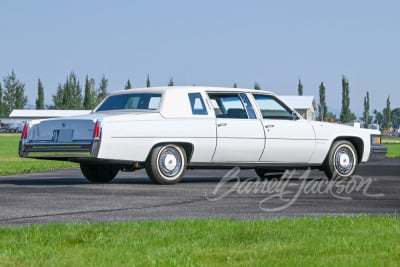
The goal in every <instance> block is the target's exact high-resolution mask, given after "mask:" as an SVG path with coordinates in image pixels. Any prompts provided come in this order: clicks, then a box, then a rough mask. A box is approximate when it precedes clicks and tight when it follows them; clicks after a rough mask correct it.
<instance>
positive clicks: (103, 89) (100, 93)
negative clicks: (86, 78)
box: [96, 75, 108, 105]
mask: <svg viewBox="0 0 400 267" xmlns="http://www.w3.org/2000/svg"><path fill="white" fill-rule="evenodd" d="M107 87H108V79H107V78H106V76H105V75H103V77H101V80H100V85H99V88H98V89H97V97H96V105H98V104H99V103H100V102H101V101H103V99H104V98H106V96H107V95H108V92H107Z"/></svg>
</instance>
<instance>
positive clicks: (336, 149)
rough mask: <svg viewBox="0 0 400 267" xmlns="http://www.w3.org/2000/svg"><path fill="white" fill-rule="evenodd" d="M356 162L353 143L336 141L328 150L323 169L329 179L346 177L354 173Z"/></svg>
mask: <svg viewBox="0 0 400 267" xmlns="http://www.w3.org/2000/svg"><path fill="white" fill-rule="evenodd" d="M357 163H358V158H357V152H356V149H355V148H354V146H353V144H352V143H350V142H349V141H337V142H335V143H334V144H333V145H332V147H331V149H330V151H329V154H328V157H327V158H326V160H325V163H324V166H323V170H324V172H325V175H326V176H327V177H328V178H330V179H335V178H347V177H350V176H352V175H353V174H354V172H355V171H356V167H357Z"/></svg>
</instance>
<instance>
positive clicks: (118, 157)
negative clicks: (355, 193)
mask: <svg viewBox="0 0 400 267" xmlns="http://www.w3.org/2000/svg"><path fill="white" fill-rule="evenodd" d="M380 141H381V133H380V132H379V131H378V130H370V129H361V128H355V127H351V126H345V125H340V124H334V123H325V122H319V121H308V120H305V119H303V118H302V117H301V116H300V115H299V114H298V113H296V112H295V111H294V110H293V109H292V108H291V107H289V106H288V105H286V104H285V103H284V101H282V100H281V99H280V98H279V97H278V96H277V95H275V94H273V93H271V92H266V91H260V90H248V89H230V88H216V87H197V86H189V87H153V88H143V89H131V90H123V91H118V92H115V93H112V94H111V95H109V96H108V97H107V98H105V99H104V100H103V101H102V103H100V104H99V106H98V107H97V108H96V109H95V110H93V112H92V113H91V114H88V115H83V116H74V117H68V118H57V119H47V120H33V121H30V122H27V123H26V124H25V126H24V128H23V131H22V134H21V141H20V146H19V155H20V156H21V157H27V158H36V159H51V160H63V161H72V162H77V163H79V164H80V168H81V171H82V173H83V175H84V176H85V177H86V178H87V179H88V180H90V181H92V182H109V181H111V180H112V179H113V178H114V177H115V176H116V175H117V173H118V172H119V171H134V170H137V169H141V168H145V169H146V172H147V174H148V176H149V177H150V179H151V180H152V181H153V182H155V183H160V184H174V183H177V182H179V181H180V180H181V179H182V177H183V175H184V172H185V170H186V169H187V168H228V167H234V166H238V167H241V168H254V169H255V170H256V173H257V174H258V175H259V176H260V177H262V178H270V177H273V176H276V174H277V173H278V174H279V172H280V171H283V170H285V169H288V168H289V169H290V168H300V169H301V168H316V169H321V170H323V171H324V172H325V174H326V175H327V176H328V177H329V178H336V177H350V176H351V175H353V174H354V172H355V170H356V167H357V165H358V164H359V163H363V162H366V161H368V160H370V158H375V157H384V156H385V153H386V150H385V149H384V148H383V147H382V146H381V144H380ZM271 173H273V174H275V175H271Z"/></svg>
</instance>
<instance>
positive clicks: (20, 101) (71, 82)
mask: <svg viewBox="0 0 400 267" xmlns="http://www.w3.org/2000/svg"><path fill="white" fill-rule="evenodd" d="M3 86H4V89H3ZM168 86H174V81H173V79H172V78H170V80H169V82H168ZM146 87H151V81H150V76H149V75H147V79H146ZM233 87H234V88H237V84H236V83H234V84H233ZM124 88H125V89H131V88H133V87H132V83H131V81H130V79H128V80H127V82H126V84H125V87H124ZM107 89H108V79H107V78H106V77H105V75H103V76H102V78H101V79H100V82H99V84H98V86H96V81H95V79H93V78H92V77H89V76H88V75H86V78H85V82H84V86H83V90H82V86H81V83H80V81H79V79H78V77H77V75H76V74H75V73H74V72H71V73H70V74H69V75H68V76H67V78H66V80H65V82H64V83H59V84H58V86H57V91H56V94H55V95H53V96H52V100H53V103H52V104H51V105H47V106H46V105H45V100H44V87H43V84H42V81H41V80H40V78H39V79H38V84H37V98H36V109H87V110H91V109H93V108H95V107H96V106H97V105H98V104H99V103H100V102H101V101H102V100H103V99H104V98H105V97H106V96H107V95H108V91H107ZM254 89H256V90H261V86H260V84H259V83H258V82H255V83H254ZM297 91H298V95H303V93H304V90H303V84H302V82H301V79H299V81H298V86H297ZM27 103H28V98H27V97H26V96H25V84H24V83H23V82H21V81H20V80H19V79H17V77H16V75H15V72H14V70H12V71H11V74H8V75H6V76H5V77H4V78H3V80H2V83H1V82H0V117H8V115H9V114H10V113H11V111H12V110H14V109H23V108H24V107H25V105H26V104H27ZM390 105H391V103H390V96H388V98H387V101H386V107H385V108H384V109H383V110H382V111H378V110H376V109H375V110H374V111H373V112H372V113H371V112H370V99H369V92H368V91H367V92H366V95H365V97H364V111H363V115H362V117H361V118H360V119H361V120H362V121H364V123H365V127H368V126H369V124H371V123H376V124H379V126H380V127H382V128H387V129H389V128H390V127H391V126H392V125H394V126H395V127H398V126H399V124H400V108H395V109H393V110H392V109H391V106H390ZM317 119H318V120H320V121H330V120H334V121H337V122H341V123H348V122H351V121H354V120H356V119H357V117H356V115H355V114H354V113H353V112H352V111H351V110H350V86H349V81H348V79H347V78H346V77H345V76H342V108H341V111H340V115H339V118H336V114H333V113H332V112H329V111H328V105H327V100H326V88H325V85H324V83H323V82H321V84H320V85H319V104H318V117H317Z"/></svg>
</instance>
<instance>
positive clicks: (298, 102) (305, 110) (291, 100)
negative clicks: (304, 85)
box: [280, 95, 318, 120]
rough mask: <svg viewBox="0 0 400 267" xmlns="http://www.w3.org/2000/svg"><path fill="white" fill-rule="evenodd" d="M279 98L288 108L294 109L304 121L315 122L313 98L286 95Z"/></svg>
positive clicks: (315, 108) (315, 109) (315, 103)
mask: <svg viewBox="0 0 400 267" xmlns="http://www.w3.org/2000/svg"><path fill="white" fill-rule="evenodd" d="M280 97H281V99H282V100H283V101H284V102H285V103H286V104H287V105H288V106H290V107H291V108H293V109H295V110H296V111H297V112H298V113H299V114H300V115H301V116H303V117H304V118H305V119H307V120H315V112H316V111H317V109H318V105H317V102H316V101H315V97H313V96H309V95H295V96H292V95H290V96H289V95H287V96H280Z"/></svg>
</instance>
